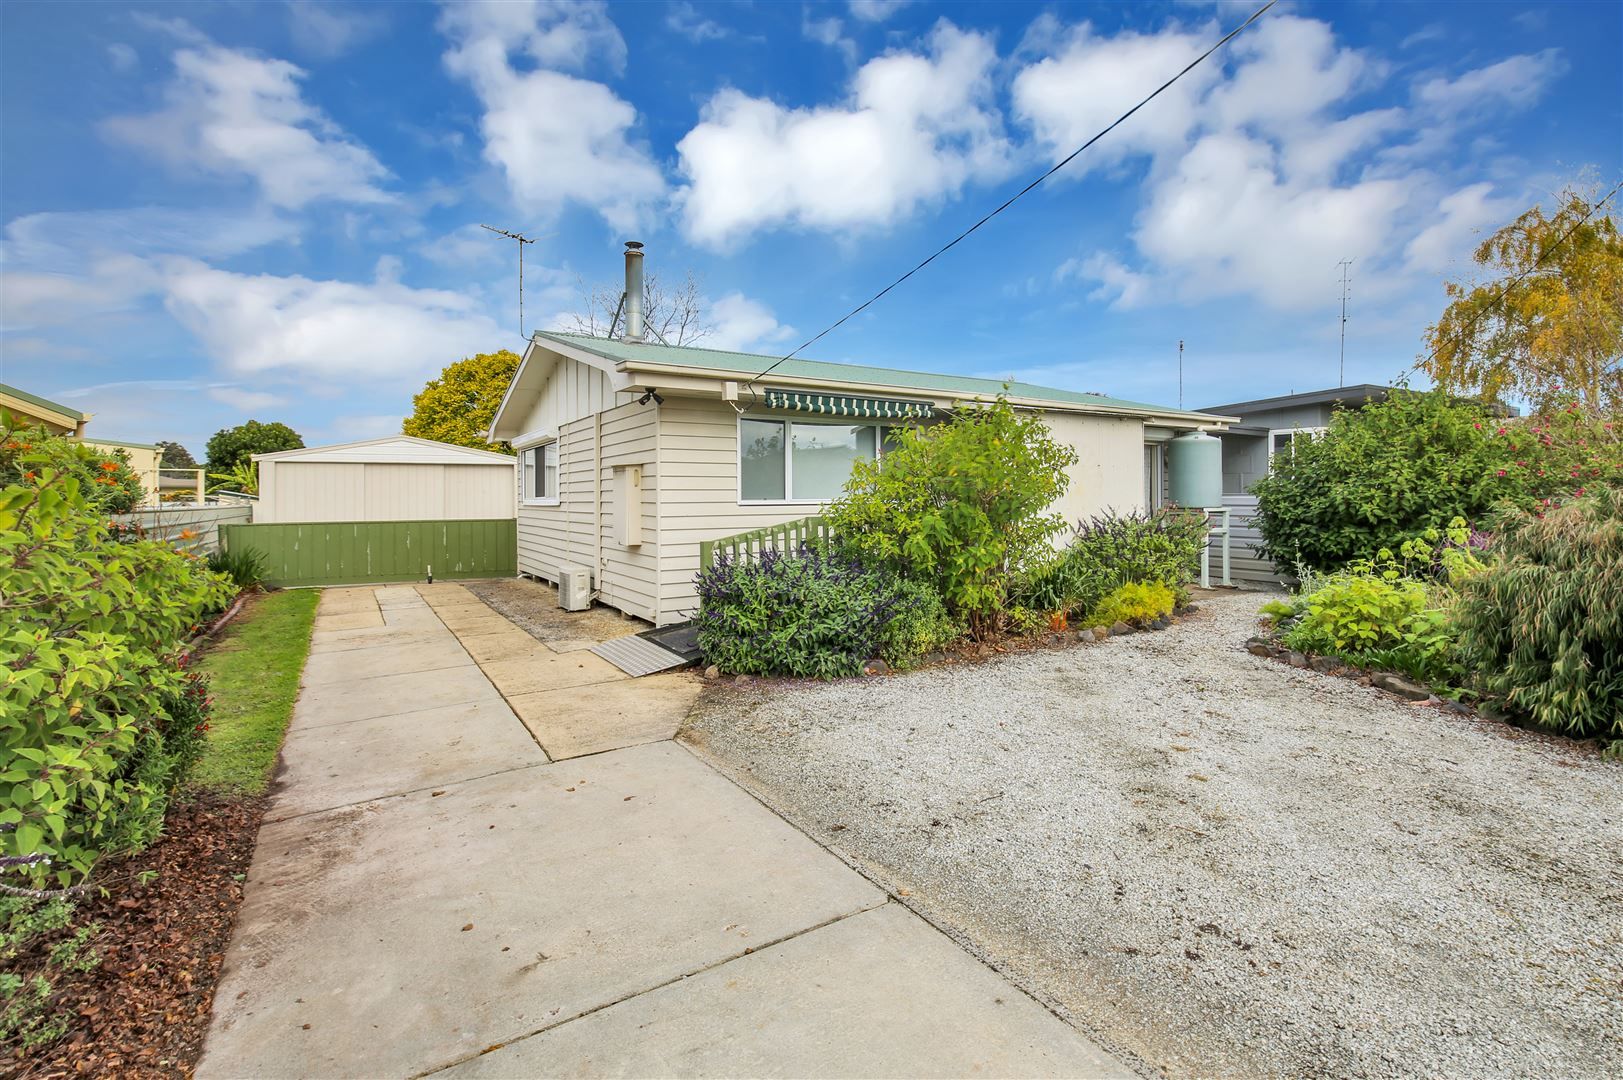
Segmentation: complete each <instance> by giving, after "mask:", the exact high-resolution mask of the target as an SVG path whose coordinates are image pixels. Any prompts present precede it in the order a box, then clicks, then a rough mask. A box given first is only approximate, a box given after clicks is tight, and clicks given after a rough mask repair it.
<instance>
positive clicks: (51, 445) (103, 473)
mask: <svg viewBox="0 0 1623 1080" xmlns="http://www.w3.org/2000/svg"><path fill="white" fill-rule="evenodd" d="M0 428H3V429H4V434H3V435H0V487H7V486H9V485H11V484H17V483H31V484H35V485H38V484H41V483H44V477H45V474H46V473H47V472H49V471H52V470H55V471H58V472H66V473H70V474H72V475H73V476H76V477H78V478H79V485H80V488H81V490H82V491H83V492H84V495H85V499H86V501H87V502H89V504H90V505H91V506H93V507H95V508H96V509H97V510H100V511H101V512H102V513H103V514H124V513H128V512H129V511H130V510H133V509H134V508H135V507H137V506H139V505H141V500H142V499H144V498H145V497H146V491H145V489H143V488H142V487H141V479H140V477H138V476H136V475H135V470H134V469H132V468H130V463H129V457H128V455H127V454H125V453H124V451H122V450H103V449H102V448H100V447H97V446H88V445H86V444H85V443H82V442H79V441H78V440H76V439H66V438H63V437H62V436H60V435H53V434H51V433H50V432H49V431H47V430H45V429H44V428H12V426H11V423H10V418H9V417H6V416H4V415H3V414H0Z"/></svg>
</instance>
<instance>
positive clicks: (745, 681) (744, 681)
mask: <svg viewBox="0 0 1623 1080" xmlns="http://www.w3.org/2000/svg"><path fill="white" fill-rule="evenodd" d="M754 681H755V680H754V679H753V678H751V677H750V676H748V675H740V676H738V677H737V678H736V679H734V680H733V682H734V683H736V684H737V685H739V686H748V685H749V684H750V683H752V682H754Z"/></svg>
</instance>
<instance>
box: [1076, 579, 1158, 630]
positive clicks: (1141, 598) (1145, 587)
mask: <svg viewBox="0 0 1623 1080" xmlns="http://www.w3.org/2000/svg"><path fill="white" fill-rule="evenodd" d="M1177 601H1178V597H1177V594H1176V593H1175V592H1174V591H1173V589H1172V586H1170V585H1168V584H1166V583H1165V582H1161V581H1128V582H1124V583H1123V584H1121V585H1118V586H1117V587H1116V588H1115V589H1113V590H1111V592H1110V594H1109V595H1108V596H1106V597H1105V598H1104V601H1103V602H1102V603H1100V604H1099V606H1098V607H1096V608H1094V609H1093V611H1092V613H1091V614H1090V615H1089V616H1088V622H1090V623H1091V624H1093V625H1094V626H1110V625H1111V624H1112V623H1118V622H1124V623H1145V622H1150V621H1152V620H1154V619H1159V618H1160V617H1161V616H1163V615H1170V614H1172V609H1173V607H1174V606H1175V605H1176V604H1177Z"/></svg>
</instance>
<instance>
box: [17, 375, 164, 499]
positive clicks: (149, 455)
mask: <svg viewBox="0 0 1623 1080" xmlns="http://www.w3.org/2000/svg"><path fill="white" fill-rule="evenodd" d="M0 409H5V410H6V411H7V412H9V413H11V415H12V416H13V417H15V418H16V419H18V420H20V421H21V422H22V423H24V424H38V425H40V426H41V427H44V428H45V429H46V430H47V431H50V432H53V433H55V434H57V435H65V436H67V437H68V438H70V439H77V440H79V441H80V442H83V443H84V444H85V445H87V446H94V447H96V448H97V449H99V450H122V451H123V452H124V456H125V458H126V459H127V460H128V461H129V463H130V468H131V469H132V470H134V472H135V475H136V476H137V477H138V478H139V479H140V481H141V487H142V488H143V489H144V490H145V491H146V493H147V498H148V499H149V500H150V501H153V502H156V501H157V498H158V489H159V486H160V484H161V483H162V479H161V476H160V473H159V469H160V468H161V467H162V464H163V450H162V448H161V447H158V446H154V445H152V444H150V443H136V442H124V441H122V440H118V439H100V438H93V437H91V436H88V435H86V434H85V426H86V425H87V424H89V423H90V419H91V415H92V414H90V413H83V412H80V411H79V410H78V409H73V408H69V407H68V406H66V405H63V404H61V403H60V402H55V401H52V400H50V399H49V398H43V397H40V396H39V395H38V394H30V393H28V392H27V391H26V390H19V389H18V388H17V387H15V386H7V385H6V384H5V383H0Z"/></svg>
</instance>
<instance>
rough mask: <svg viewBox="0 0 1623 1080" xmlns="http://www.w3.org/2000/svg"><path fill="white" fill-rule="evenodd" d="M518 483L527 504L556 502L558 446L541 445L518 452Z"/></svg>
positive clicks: (552, 443)
mask: <svg viewBox="0 0 1623 1080" xmlns="http://www.w3.org/2000/svg"><path fill="white" fill-rule="evenodd" d="M518 461H519V470H520V472H521V473H522V477H521V480H520V482H521V483H522V484H523V485H524V501H525V502H527V503H555V502H557V501H558V444H557V443H555V442H549V443H542V444H541V445H540V446H532V447H530V448H528V449H526V450H521V451H519V455H518Z"/></svg>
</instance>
